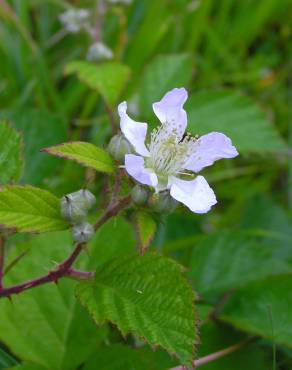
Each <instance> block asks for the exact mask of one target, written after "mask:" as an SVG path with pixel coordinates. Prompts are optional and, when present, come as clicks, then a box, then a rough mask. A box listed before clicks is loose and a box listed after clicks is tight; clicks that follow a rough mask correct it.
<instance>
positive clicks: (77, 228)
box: [71, 222, 94, 243]
mask: <svg viewBox="0 0 292 370" xmlns="http://www.w3.org/2000/svg"><path fill="white" fill-rule="evenodd" d="M71 233H72V237H73V240H74V241H75V242H77V243H86V242H88V241H89V240H90V239H91V238H92V236H93V235H94V227H93V226H92V225H91V224H90V223H88V222H81V223H80V224H76V225H74V226H73V227H72V229H71Z"/></svg>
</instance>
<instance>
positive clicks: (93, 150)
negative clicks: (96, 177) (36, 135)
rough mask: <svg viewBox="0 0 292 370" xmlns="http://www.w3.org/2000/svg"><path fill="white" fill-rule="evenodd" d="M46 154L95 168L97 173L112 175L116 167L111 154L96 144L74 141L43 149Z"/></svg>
mask: <svg viewBox="0 0 292 370" xmlns="http://www.w3.org/2000/svg"><path fill="white" fill-rule="evenodd" d="M43 151H44V152H46V153H49V154H52V155H55V156H57V157H62V158H66V159H71V160H73V161H76V162H78V163H80V164H82V165H83V166H86V167H91V168H94V169H95V170H96V171H101V172H106V173H111V172H113V171H114V165H113V161H112V159H111V157H110V156H109V154H108V153H107V152H106V151H104V150H103V149H101V148H98V147H97V146H95V145H94V144H91V143H87V142H83V141H73V142H69V143H63V144H60V145H56V146H52V147H50V148H45V149H43Z"/></svg>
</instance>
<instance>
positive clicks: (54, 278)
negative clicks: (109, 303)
mask: <svg viewBox="0 0 292 370" xmlns="http://www.w3.org/2000/svg"><path fill="white" fill-rule="evenodd" d="M129 204H130V197H129V196H128V197H125V198H122V199H121V200H119V201H117V202H116V203H115V204H114V205H112V206H111V207H110V208H108V209H107V210H106V211H105V213H104V214H103V216H101V218H100V219H99V220H98V221H97V222H96V224H95V225H94V228H95V230H98V229H99V228H100V227H101V226H102V225H103V224H104V223H106V222H107V221H108V220H109V219H110V218H112V217H114V216H116V215H117V214H118V213H119V212H120V211H121V210H122V209H124V208H126V207H128V206H129ZM1 246H2V242H1V243H0V274H3V263H1V260H4V252H3V253H2V254H1V251H4V241H3V248H1ZM84 247H85V244H84V243H79V244H77V245H76V247H75V248H74V250H73V252H72V253H71V254H70V256H69V257H68V258H67V259H66V260H65V261H64V262H62V263H61V264H59V265H58V266H57V268H56V269H54V270H52V271H49V272H48V273H47V274H46V275H44V276H41V277H40V278H37V279H32V280H28V281H26V282H24V283H21V284H17V285H14V286H12V287H9V288H3V287H2V285H0V298H4V297H10V296H11V295H12V294H19V293H22V292H23V291H25V290H28V289H31V288H35V287H37V286H40V285H44V284H47V283H51V282H55V283H57V282H58V280H59V279H60V278H63V277H69V278H73V279H78V280H85V279H91V278H92V277H93V276H94V273H93V272H87V271H79V270H75V269H73V268H72V266H73V264H74V262H75V261H76V259H77V258H78V256H79V255H80V253H81V252H82V250H83V248H84ZM1 255H2V257H1ZM1 266H2V268H1ZM0 276H2V275H0Z"/></svg>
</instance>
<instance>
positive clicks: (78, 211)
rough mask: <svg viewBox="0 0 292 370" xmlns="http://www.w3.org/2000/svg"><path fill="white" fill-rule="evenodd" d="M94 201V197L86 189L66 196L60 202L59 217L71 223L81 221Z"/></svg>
mask: <svg viewBox="0 0 292 370" xmlns="http://www.w3.org/2000/svg"><path fill="white" fill-rule="evenodd" d="M95 201H96V199H95V196H94V195H93V194H92V193H91V192H90V191H89V190H86V189H81V190H79V191H76V192H75V193H71V194H67V195H65V196H64V197H62V198H61V201H60V204H61V215H62V217H64V218H65V219H66V220H68V221H70V222H71V223H76V222H80V221H83V220H84V219H85V218H86V216H87V212H88V210H89V209H90V208H91V207H92V206H93V205H94V203H95Z"/></svg>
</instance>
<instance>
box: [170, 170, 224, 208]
mask: <svg viewBox="0 0 292 370" xmlns="http://www.w3.org/2000/svg"><path fill="white" fill-rule="evenodd" d="M169 185H170V195H171V196H172V197H173V198H174V199H176V200H178V201H179V202H181V203H183V204H184V205H186V206H187V207H188V208H189V209H190V210H191V211H192V212H195V213H207V212H208V211H210V209H211V207H212V206H213V205H214V204H216V203H217V200H216V196H215V194H214V191H213V190H212V189H211V188H210V186H209V184H208V183H207V181H206V180H205V178H204V177H203V176H197V177H196V178H195V179H194V180H191V181H185V180H181V179H178V178H176V177H172V178H171V179H170V182H169Z"/></svg>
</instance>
